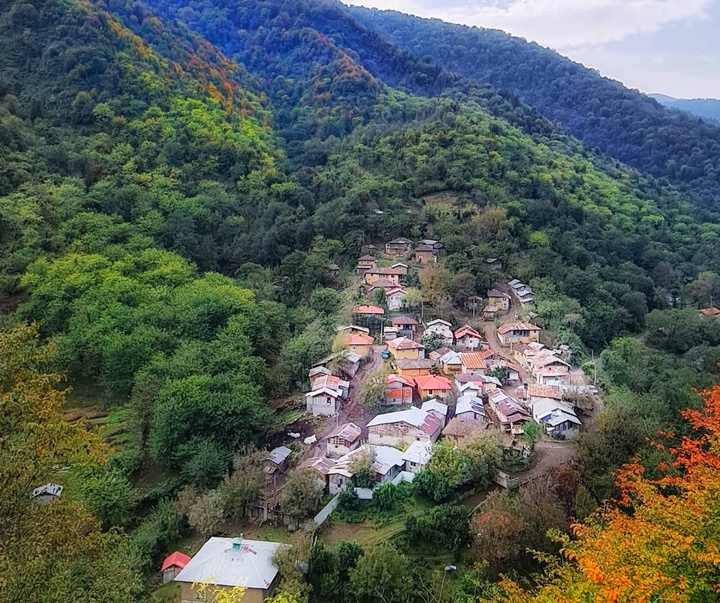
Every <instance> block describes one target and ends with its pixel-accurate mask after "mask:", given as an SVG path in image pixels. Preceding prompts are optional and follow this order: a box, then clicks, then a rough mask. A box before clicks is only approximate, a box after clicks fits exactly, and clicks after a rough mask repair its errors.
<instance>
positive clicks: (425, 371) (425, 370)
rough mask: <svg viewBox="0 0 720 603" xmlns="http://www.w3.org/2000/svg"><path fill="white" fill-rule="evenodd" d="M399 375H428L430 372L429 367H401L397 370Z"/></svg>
mask: <svg viewBox="0 0 720 603" xmlns="http://www.w3.org/2000/svg"><path fill="white" fill-rule="evenodd" d="M397 372H398V375H400V376H401V377H427V376H428V375H429V374H430V369H429V368H420V369H401V368H398V370H397Z"/></svg>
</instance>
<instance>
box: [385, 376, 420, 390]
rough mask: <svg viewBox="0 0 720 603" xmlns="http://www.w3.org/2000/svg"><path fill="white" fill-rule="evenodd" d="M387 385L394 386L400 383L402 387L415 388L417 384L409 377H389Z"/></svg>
mask: <svg viewBox="0 0 720 603" xmlns="http://www.w3.org/2000/svg"><path fill="white" fill-rule="evenodd" d="M386 383H387V385H392V384H393V383H400V384H402V385H407V386H408V387H415V383H413V380H412V379H409V378H408V377H403V376H402V375H388V376H387V380H386Z"/></svg>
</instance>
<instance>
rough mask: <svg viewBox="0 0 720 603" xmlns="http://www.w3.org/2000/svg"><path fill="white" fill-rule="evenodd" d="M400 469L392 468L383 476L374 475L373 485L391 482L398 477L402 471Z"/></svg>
mask: <svg viewBox="0 0 720 603" xmlns="http://www.w3.org/2000/svg"><path fill="white" fill-rule="evenodd" d="M402 469H403V468H402V467H397V466H395V467H392V468H391V469H390V470H389V471H388V472H387V473H386V474H385V475H380V474H379V473H376V474H375V483H377V484H378V485H382V484H387V483H388V482H391V481H393V480H394V479H395V478H396V477H397V476H398V475H400V471H402Z"/></svg>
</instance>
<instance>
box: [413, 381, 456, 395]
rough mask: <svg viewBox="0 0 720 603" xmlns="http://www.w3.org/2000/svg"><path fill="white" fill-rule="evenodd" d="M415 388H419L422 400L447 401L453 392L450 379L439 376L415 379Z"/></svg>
mask: <svg viewBox="0 0 720 603" xmlns="http://www.w3.org/2000/svg"><path fill="white" fill-rule="evenodd" d="M414 381H415V387H416V388H417V391H418V395H419V396H420V399H422V400H424V399H425V398H440V399H441V400H445V399H447V397H448V396H449V395H450V392H452V384H451V383H450V380H449V379H446V378H445V377H439V376H438V375H428V376H426V377H415V379H414Z"/></svg>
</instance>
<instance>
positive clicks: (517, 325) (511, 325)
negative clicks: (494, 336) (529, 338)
mask: <svg viewBox="0 0 720 603" xmlns="http://www.w3.org/2000/svg"><path fill="white" fill-rule="evenodd" d="M541 330H542V329H540V327H536V326H535V325H534V324H531V323H529V322H507V323H505V324H504V325H500V327H498V330H497V332H498V335H504V334H505V333H509V332H510V331H541Z"/></svg>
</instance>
